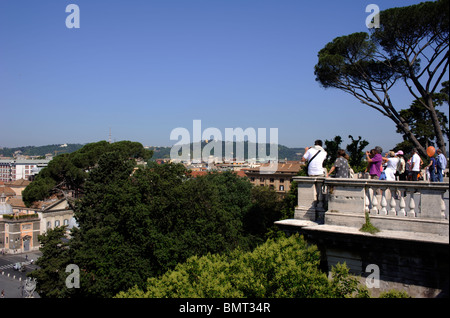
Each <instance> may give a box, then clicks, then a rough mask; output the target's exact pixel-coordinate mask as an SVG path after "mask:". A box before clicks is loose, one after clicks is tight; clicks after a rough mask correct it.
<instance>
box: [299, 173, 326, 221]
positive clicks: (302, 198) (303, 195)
mask: <svg viewBox="0 0 450 318" xmlns="http://www.w3.org/2000/svg"><path fill="white" fill-rule="evenodd" d="M294 180H295V181H297V183H298V205H297V207H296V208H295V214H294V219H297V220H309V221H316V218H317V216H316V210H317V205H318V203H319V192H318V191H320V189H321V185H322V184H323V181H324V178H323V177H294ZM319 210H320V207H319ZM322 210H323V209H322Z"/></svg>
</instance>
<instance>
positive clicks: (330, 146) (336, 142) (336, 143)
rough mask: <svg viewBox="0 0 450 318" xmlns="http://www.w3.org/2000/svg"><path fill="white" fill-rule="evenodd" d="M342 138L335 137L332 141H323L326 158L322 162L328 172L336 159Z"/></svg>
mask: <svg viewBox="0 0 450 318" xmlns="http://www.w3.org/2000/svg"><path fill="white" fill-rule="evenodd" d="M341 143H342V137H341V136H335V137H334V139H333V140H325V151H326V152H327V158H326V159H325V161H324V166H325V167H326V168H327V169H328V170H329V169H330V168H331V166H332V165H333V164H334V162H335V161H336V158H337V152H338V150H339V149H340V148H341Z"/></svg>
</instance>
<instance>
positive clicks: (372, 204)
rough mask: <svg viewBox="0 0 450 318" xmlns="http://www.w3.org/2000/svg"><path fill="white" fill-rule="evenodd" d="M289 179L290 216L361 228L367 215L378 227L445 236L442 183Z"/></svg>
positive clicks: (445, 188) (445, 193) (445, 197)
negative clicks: (293, 202)
mask: <svg viewBox="0 0 450 318" xmlns="http://www.w3.org/2000/svg"><path fill="white" fill-rule="evenodd" d="M294 180H295V181H296V182H297V184H298V206H297V207H296V210H295V217H294V218H295V219H298V220H309V221H314V222H317V223H324V224H327V225H338V226H348V227H358V228H360V227H361V226H362V224H364V223H365V220H366V219H365V218H366V214H367V215H368V216H369V218H370V221H371V223H372V224H373V225H374V226H375V227H377V228H378V229H380V230H392V231H408V232H421V233H429V234H438V235H444V236H448V235H449V227H448V225H449V222H448V184H447V183H434V182H433V183H430V182H423V181H417V182H412V181H381V180H368V179H338V178H324V177H294ZM446 201H447V204H446Z"/></svg>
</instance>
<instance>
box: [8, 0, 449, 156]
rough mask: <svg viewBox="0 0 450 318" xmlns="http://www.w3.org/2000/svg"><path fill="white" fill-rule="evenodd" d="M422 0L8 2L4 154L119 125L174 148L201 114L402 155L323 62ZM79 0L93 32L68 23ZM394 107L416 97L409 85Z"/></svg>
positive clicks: (93, 135)
mask: <svg viewBox="0 0 450 318" xmlns="http://www.w3.org/2000/svg"><path fill="white" fill-rule="evenodd" d="M419 2H422V1H407V0H401V1H392V0H390V1H387V0H383V1H376V2H373V1H361V2H355V1H339V2H335V1H321V2H300V1H294V0H283V1H274V0H264V1H254V0H251V1H242V0H235V1H206V0H189V1H177V0H174V1H170V2H168V1H137V0H136V1H134V2H132V3H131V4H130V2H125V1H108V2H106V1H101V2H100V1H98V2H97V1H96V2H95V3H92V2H89V1H86V0H74V1H71V2H60V3H56V2H54V1H40V2H31V1H2V2H1V3H0V41H1V42H0V43H1V46H2V47H3V49H2V50H0V96H1V98H0V105H1V106H0V111H1V114H2V115H1V117H2V118H3V119H4V120H3V122H2V125H1V126H0V136H1V138H0V147H18V146H27V145H33V146H40V145H48V144H63V143H89V142H95V141H99V140H108V138H109V132H110V129H111V132H112V140H113V141H114V140H117V141H119V140H132V141H138V142H140V143H142V144H143V145H145V146H147V145H148V146H163V147H168V146H172V145H174V144H175V143H176V141H174V140H170V132H171V131H172V130H173V129H175V128H177V127H184V128H186V129H187V130H189V131H192V122H193V121H194V120H201V121H202V124H203V127H204V128H207V127H215V128H217V129H219V130H220V131H222V132H224V131H225V128H237V127H240V128H243V129H246V128H254V129H258V128H265V129H267V130H269V129H270V128H277V129H278V135H279V136H278V143H279V144H281V145H285V146H287V147H307V146H311V145H312V144H313V142H314V140H315V139H322V140H325V139H328V140H331V139H333V138H334V137H335V136H338V135H339V136H341V137H342V139H343V142H342V144H343V145H344V146H345V145H346V144H348V143H349V140H348V138H347V136H348V135H352V136H354V137H358V136H361V137H362V138H363V139H365V140H367V141H369V143H370V144H369V147H374V146H375V145H380V146H382V147H383V149H385V150H388V149H391V148H393V147H394V146H395V144H397V143H398V142H400V141H402V136H401V135H400V134H397V133H396V128H395V126H394V123H393V122H392V121H391V120H390V119H388V118H386V117H383V116H382V115H381V114H379V113H378V112H376V111H375V110H373V109H370V108H369V107H367V106H364V105H362V104H361V103H360V102H359V101H358V100H357V99H355V98H353V97H352V96H350V95H347V94H345V93H344V92H341V91H338V90H335V89H334V90H333V89H327V90H325V89H323V88H322V87H320V84H319V83H318V82H316V81H315V76H314V65H315V64H316V63H317V53H318V52H319V50H320V49H322V48H323V47H324V46H325V45H326V44H327V43H328V42H330V41H332V40H333V39H334V38H336V37H338V36H342V35H348V34H350V33H354V32H367V31H368V29H367V26H366V25H365V22H366V18H367V16H368V15H369V13H367V12H366V7H367V6H368V5H369V4H371V3H375V4H376V5H378V6H379V8H380V10H384V9H387V8H391V7H394V6H396V7H398V6H406V5H411V4H415V3H419ZM70 3H74V4H76V5H78V7H79V9H80V28H73V29H69V28H67V26H66V18H67V17H68V16H69V14H70V13H67V12H66V7H67V6H68V5H69V4H70ZM392 100H393V102H394V104H395V105H397V109H403V108H407V107H409V105H410V104H411V102H412V100H413V98H412V96H411V95H410V94H409V93H408V92H407V88H406V87H404V85H403V86H402V84H401V83H399V84H398V89H396V90H394V91H393V92H392ZM400 105H401V107H400ZM442 111H444V112H445V113H446V114H447V115H448V109H447V110H445V109H442ZM5 119H6V120H5Z"/></svg>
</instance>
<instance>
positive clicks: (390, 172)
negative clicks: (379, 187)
mask: <svg viewBox="0 0 450 318" xmlns="http://www.w3.org/2000/svg"><path fill="white" fill-rule="evenodd" d="M383 161H386V162H387V164H386V168H385V169H384V173H385V175H386V180H387V181H395V173H396V172H397V165H398V162H399V158H397V157H396V156H395V153H394V152H393V151H389V152H388V153H387V154H386V157H385V158H383Z"/></svg>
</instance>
